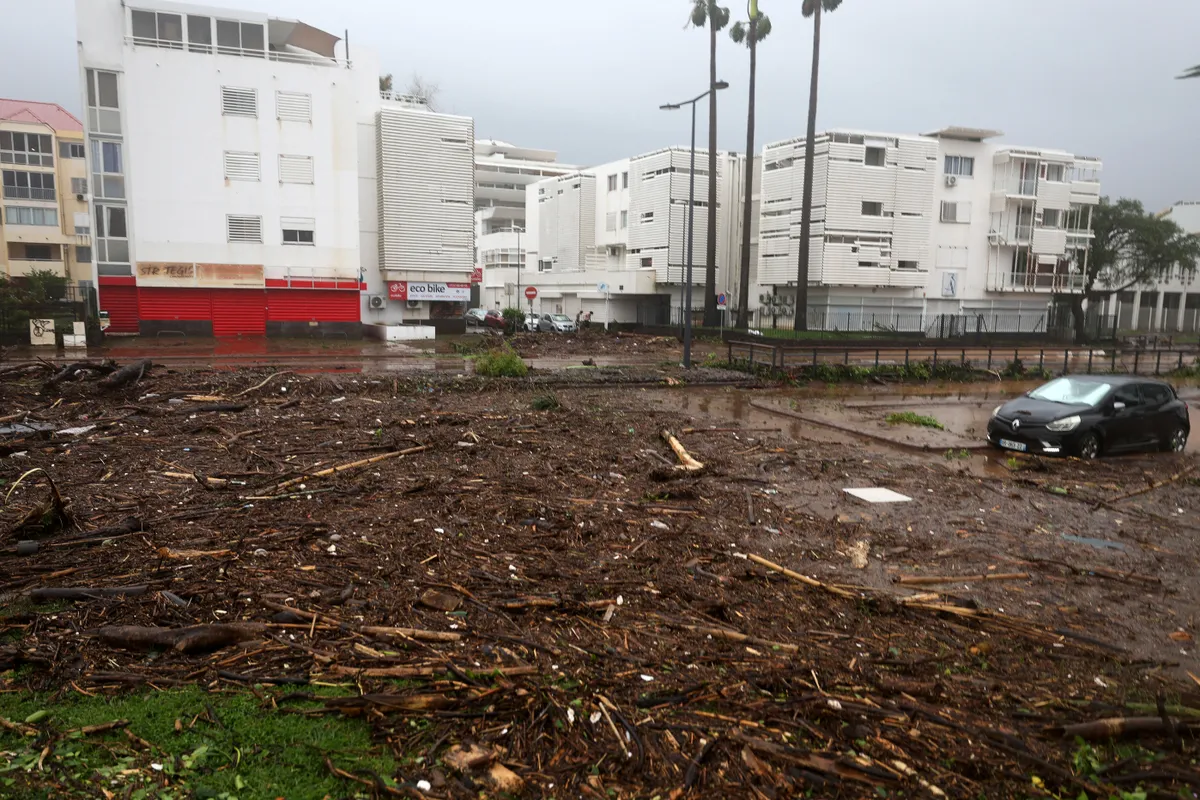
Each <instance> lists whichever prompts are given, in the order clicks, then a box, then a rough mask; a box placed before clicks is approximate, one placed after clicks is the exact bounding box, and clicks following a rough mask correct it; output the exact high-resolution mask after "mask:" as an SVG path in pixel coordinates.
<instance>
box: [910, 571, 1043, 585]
mask: <svg viewBox="0 0 1200 800" xmlns="http://www.w3.org/2000/svg"><path fill="white" fill-rule="evenodd" d="M1029 578H1030V575H1029V573H1028V572H996V573H989V574H986V575H900V576H899V577H897V578H894V579H893V581H892V582H893V583H902V584H905V585H907V586H928V585H932V584H936V583H979V582H980V581H1023V580H1028V579H1029Z"/></svg>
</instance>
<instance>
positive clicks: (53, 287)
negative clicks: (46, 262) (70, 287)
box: [24, 269, 67, 303]
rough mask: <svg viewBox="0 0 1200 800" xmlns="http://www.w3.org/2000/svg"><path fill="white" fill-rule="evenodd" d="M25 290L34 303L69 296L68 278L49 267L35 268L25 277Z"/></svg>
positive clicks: (47, 301)
mask: <svg viewBox="0 0 1200 800" xmlns="http://www.w3.org/2000/svg"><path fill="white" fill-rule="evenodd" d="M24 288H25V292H26V294H27V295H28V297H29V300H30V302H33V303H49V302H51V301H54V300H62V299H63V298H64V297H66V296H67V279H66V278H64V277H63V276H62V275H58V274H57V273H54V272H51V271H50V270H48V269H35V270H33V271H32V272H30V273H29V275H28V276H26V278H25V287H24Z"/></svg>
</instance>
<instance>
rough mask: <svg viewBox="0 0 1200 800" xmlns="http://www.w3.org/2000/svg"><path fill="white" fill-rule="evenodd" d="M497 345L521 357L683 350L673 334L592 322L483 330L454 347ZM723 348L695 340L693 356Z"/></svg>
mask: <svg viewBox="0 0 1200 800" xmlns="http://www.w3.org/2000/svg"><path fill="white" fill-rule="evenodd" d="M502 343H503V344H502ZM499 346H509V347H512V349H514V350H515V351H517V353H519V354H520V355H521V357H522V358H557V357H562V356H579V357H581V358H587V357H589V356H600V357H611V356H623V357H626V358H629V359H633V360H640V359H643V358H644V359H650V360H655V359H658V360H677V359H678V358H679V357H680V354H681V353H682V352H683V351H682V348H681V346H680V344H679V340H678V339H676V338H674V337H671V336H648V335H646V334H641V333H622V332H617V331H605V330H604V326H603V325H597V324H596V323H595V322H593V323H592V326H591V327H590V328H585V329H581V330H579V331H577V332H575V333H549V332H546V333H524V332H522V333H515V334H512V335H510V336H504V337H500V336H496V335H494V334H492V333H490V332H488V331H483V332H481V333H480V335H478V336H467V337H463V338H462V339H461V340H460V345H459V348H458V349H459V350H460V351H462V352H472V351H480V350H486V349H488V348H492V347H499ZM723 347H724V345H722V344H721V343H720V342H712V343H699V342H698V343H697V344H696V352H697V353H698V355H697V356H696V359H697V360H698V361H699V360H702V359H703V358H704V357H705V356H706V355H707V353H708V351H713V352H714V353H715V352H716V351H718V350H722V348H723ZM705 348H707V350H706V349H705ZM722 352H723V350H722Z"/></svg>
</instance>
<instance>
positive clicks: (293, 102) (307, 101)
mask: <svg viewBox="0 0 1200 800" xmlns="http://www.w3.org/2000/svg"><path fill="white" fill-rule="evenodd" d="M275 113H276V115H277V116H278V117H279V118H280V119H286V120H291V121H293V122H312V95H311V94H305V93H304V92H275Z"/></svg>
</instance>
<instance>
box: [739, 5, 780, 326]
mask: <svg viewBox="0 0 1200 800" xmlns="http://www.w3.org/2000/svg"><path fill="white" fill-rule="evenodd" d="M770 33H771V18H770V17H768V16H767V15H765V14H760V13H759V11H758V0H750V21H749V22H747V23H745V24H743V23H741V22H738V23H736V24H734V26H733V27H732V28H731V29H730V30H729V37H730V38H731V39H733V41H735V42H737V43H738V44H743V43H744V44H745V45H746V46H747V47H748V48H749V49H750V102H749V109H748V111H747V112H746V200H745V202H744V203H743V204H742V253H741V274H740V275H739V279H738V300H737V304H738V315H737V327H738V328H741V329H743V330H745V329H746V328H749V327H750V225H751V223H752V221H753V220H751V215H750V212H751V210H752V209H751V203H750V198H751V197H753V196H754V90H755V82H756V80H757V77H758V43H759V42H761V41H762V40H763V39H766V38H767V36H769V35H770Z"/></svg>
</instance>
